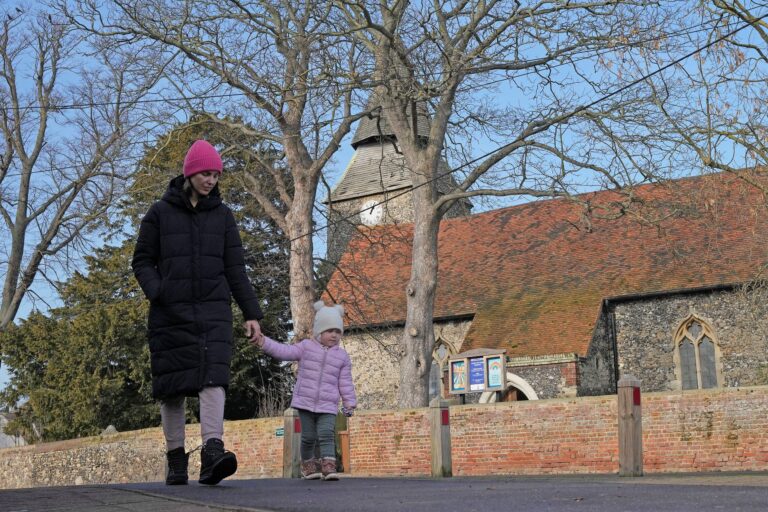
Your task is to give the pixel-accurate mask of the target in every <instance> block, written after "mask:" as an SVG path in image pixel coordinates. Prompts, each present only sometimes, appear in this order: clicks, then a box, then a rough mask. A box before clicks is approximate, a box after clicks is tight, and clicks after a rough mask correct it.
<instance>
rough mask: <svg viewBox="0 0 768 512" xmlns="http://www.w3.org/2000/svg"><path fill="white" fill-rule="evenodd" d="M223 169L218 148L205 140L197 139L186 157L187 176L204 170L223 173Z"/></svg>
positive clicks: (185, 171) (185, 174) (185, 168)
mask: <svg viewBox="0 0 768 512" xmlns="http://www.w3.org/2000/svg"><path fill="white" fill-rule="evenodd" d="M223 169H224V166H223V165H222V163H221V157H220V156H219V153H218V152H217V151H216V148H214V147H213V146H211V144H210V143H209V142H208V141H205V140H196V141H195V143H194V144H192V147H190V148H189V151H187V156H185V157H184V177H185V178H189V177H190V176H192V175H193V174H197V173H199V172H203V171H216V172H218V173H219V174H221V171H222V170H223Z"/></svg>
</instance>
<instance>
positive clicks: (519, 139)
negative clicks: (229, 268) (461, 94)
mask: <svg viewBox="0 0 768 512" xmlns="http://www.w3.org/2000/svg"><path fill="white" fill-rule="evenodd" d="M765 18H768V14H764V15H763V16H761V17H759V18H756V19H754V20H753V21H750V22H746V23H745V24H744V25H742V26H741V27H739V28H736V29H734V30H732V31H730V32H728V33H726V34H724V35H722V36H720V37H718V38H717V39H715V40H713V41H710V42H709V43H707V44H705V45H704V46H700V47H698V48H696V49H695V50H693V51H691V52H689V53H687V54H685V55H683V56H682V57H679V58H677V59H675V60H673V61H672V62H669V63H668V64H665V65H664V66H661V67H659V68H657V69H656V70H654V71H652V72H650V73H648V74H646V75H643V76H642V77H640V78H638V79H636V80H633V81H632V82H629V83H628V84H626V85H623V86H622V87H619V88H618V89H616V90H615V91H613V92H610V93H608V94H605V95H604V96H602V97H600V98H598V99H596V100H594V101H592V102H591V103H588V104H586V105H582V106H581V107H579V108H577V109H575V110H573V111H572V112H570V113H568V114H564V115H563V116H561V117H560V122H562V121H566V120H568V119H570V118H572V117H573V116H575V115H577V114H579V113H581V112H583V111H585V110H587V109H590V108H592V107H594V106H595V105H597V104H598V103H602V102H603V101H605V100H607V99H609V98H612V97H613V96H616V95H617V94H620V93H622V92H624V91H626V90H627V89H630V88H632V87H634V86H635V85H637V84H639V83H641V82H644V81H646V80H648V79H649V78H651V77H653V76H656V75H658V74H659V73H662V72H663V71H666V70H667V69H669V68H671V67H673V66H676V65H678V64H680V63H681V62H683V61H684V60H686V59H689V58H691V57H693V56H694V55H696V54H697V53H699V52H702V51H704V50H706V49H707V48H710V47H711V46H714V45H716V44H718V43H720V42H722V41H724V40H725V39H727V38H729V37H731V36H733V35H735V34H736V33H738V32H740V31H742V30H743V29H745V28H747V27H749V26H751V25H753V24H755V23H758V22H760V21H762V20H763V19H765ZM547 128H549V127H547ZM536 133H539V132H536ZM528 136H530V135H526V136H520V137H517V138H515V139H514V140H513V141H511V142H508V143H507V144H504V145H502V146H499V147H497V148H496V149H493V150H491V151H489V152H487V153H485V154H483V155H480V156H478V157H477V158H474V159H472V160H470V161H468V162H465V163H463V164H461V165H459V166H458V167H454V168H453V169H449V170H448V171H446V172H444V173H438V174H437V175H436V176H435V177H434V178H431V179H429V180H427V181H425V182H424V183H421V184H419V185H416V186H411V188H409V189H406V190H404V191H402V192H399V193H397V194H395V195H393V196H390V197H387V198H385V199H383V200H382V201H380V202H379V203H377V204H386V203H388V202H390V201H392V200H394V199H397V198H398V197H401V196H404V195H406V194H410V193H411V192H412V191H413V190H414V189H416V188H420V187H423V186H424V185H428V184H430V183H432V182H434V181H437V180H438V179H440V178H444V177H446V176H450V175H451V174H453V173H454V172H456V171H458V170H461V169H463V168H465V167H468V166H470V165H472V164H474V163H477V162H479V161H480V160H484V159H485V158H488V157H489V156H491V155H493V154H495V153H498V152H499V151H503V150H504V149H506V148H508V147H510V146H513V145H515V144H518V143H520V142H522V141H523V140H525V138H526V137H528ZM366 209H367V208H366ZM366 209H363V210H359V211H356V212H353V213H351V214H350V215H347V216H345V217H341V218H340V219H337V220H335V221H332V222H329V223H328V224H326V225H325V226H319V227H317V228H314V229H312V230H310V231H309V232H308V233H304V234H302V235H298V236H296V237H294V238H291V239H290V240H289V242H293V241H295V240H298V239H300V238H303V237H305V236H311V235H314V234H316V233H318V232H320V231H322V230H324V229H327V228H329V227H331V226H334V225H336V224H340V223H341V222H344V221H347V220H349V219H351V218H353V217H356V216H357V215H360V214H361V213H362V212H364V211H365V210H366Z"/></svg>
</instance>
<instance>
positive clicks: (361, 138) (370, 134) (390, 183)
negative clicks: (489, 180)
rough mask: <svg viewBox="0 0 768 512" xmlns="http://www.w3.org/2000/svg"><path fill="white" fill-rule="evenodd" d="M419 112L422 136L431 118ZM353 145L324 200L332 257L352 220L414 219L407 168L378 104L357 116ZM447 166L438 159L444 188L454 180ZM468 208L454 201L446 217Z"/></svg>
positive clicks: (334, 259) (333, 260)
mask: <svg viewBox="0 0 768 512" xmlns="http://www.w3.org/2000/svg"><path fill="white" fill-rule="evenodd" d="M417 118H418V124H417V129H418V135H419V137H420V138H422V139H423V140H424V141H425V142H426V140H427V137H428V135H429V118H428V117H427V114H426V112H424V111H423V110H421V109H420V110H419V113H418V114H417ZM352 147H353V148H354V149H355V153H354V154H353V155H352V158H351V160H350V162H349V164H348V165H347V168H346V169H345V171H344V174H343V175H342V176H341V179H340V180H339V182H338V183H337V184H336V186H335V187H334V188H333V190H331V193H330V195H329V197H328V200H327V204H328V221H329V224H330V227H329V228H328V260H329V261H330V262H331V263H336V262H337V261H339V259H340V258H341V255H342V254H343V253H344V251H345V250H346V247H347V243H348V242H349V240H350V239H351V238H352V236H353V235H354V233H355V226H359V225H361V224H362V225H367V226H374V225H378V224H400V223H410V222H413V204H412V201H411V194H410V192H409V191H410V189H411V176H410V171H409V170H408V169H407V167H406V165H405V159H404V158H403V155H402V153H401V152H400V148H399V147H398V144H397V139H396V138H395V135H394V133H393V130H392V129H391V128H390V127H389V123H387V120H386V118H385V117H384V116H383V115H382V112H381V108H380V107H379V108H376V109H374V110H373V111H372V112H371V115H370V116H368V117H364V118H363V119H361V120H360V123H359V125H358V127H357V131H356V132H355V135H354V137H353V138H352ZM448 171H449V168H448V165H447V163H445V162H442V163H441V174H445V177H443V178H441V179H440V181H439V182H438V190H440V191H441V192H442V193H444V192H447V191H449V190H452V189H453V188H454V187H455V186H456V184H455V182H454V180H453V178H452V177H451V176H450V175H449V174H448ZM471 208H472V205H471V203H470V202H469V201H468V200H463V201H457V202H456V204H454V205H453V207H452V208H451V209H450V210H449V211H448V213H447V214H446V215H445V217H446V218H451V217H459V216H463V215H469V213H470V210H471Z"/></svg>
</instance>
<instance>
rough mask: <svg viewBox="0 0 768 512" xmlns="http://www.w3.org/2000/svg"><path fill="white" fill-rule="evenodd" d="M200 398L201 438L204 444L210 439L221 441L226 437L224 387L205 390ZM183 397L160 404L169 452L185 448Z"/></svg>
mask: <svg viewBox="0 0 768 512" xmlns="http://www.w3.org/2000/svg"><path fill="white" fill-rule="evenodd" d="M198 397H199V398H200V436H201V437H202V438H203V444H205V442H206V441H208V440H209V439H214V438H215V439H221V438H222V437H223V436H224V399H225V397H226V393H225V392H224V388H222V387H210V388H203V389H202V390H200V393H198ZM185 402H186V400H185V397H183V396H178V397H175V398H171V399H168V400H163V401H161V402H160V418H161V419H162V422H163V434H165V446H166V449H167V450H168V451H171V450H173V449H175V448H179V447H181V446H184V438H185V431H184V425H185V424H186V413H185V407H184V404H185Z"/></svg>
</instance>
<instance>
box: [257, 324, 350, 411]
mask: <svg viewBox="0 0 768 512" xmlns="http://www.w3.org/2000/svg"><path fill="white" fill-rule="evenodd" d="M262 350H264V352H266V353H267V354H269V355H270V356H272V357H274V358H275V359H280V360H281V361H298V362H299V372H298V376H297V377H296V386H295V387H294V389H293V400H291V407H293V408H294V409H304V410H306V411H312V412H321V413H330V414H336V413H337V412H338V410H339V398H341V399H342V404H343V405H344V407H346V408H347V409H354V408H355V407H356V406H357V397H356V396H355V386H354V384H353V383H352V363H351V361H350V360H349V354H347V351H346V350H344V349H343V348H341V347H340V346H338V345H335V346H333V347H329V348H326V347H324V346H323V345H321V344H320V342H318V341H317V340H315V339H307V340H302V341H301V342H299V343H295V344H293V345H287V344H285V343H278V342H276V341H275V340H273V339H270V338H268V337H266V336H265V337H264V346H263V347H262Z"/></svg>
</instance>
